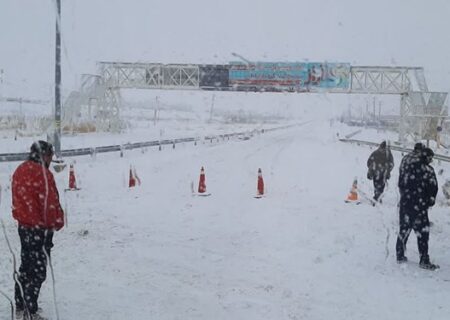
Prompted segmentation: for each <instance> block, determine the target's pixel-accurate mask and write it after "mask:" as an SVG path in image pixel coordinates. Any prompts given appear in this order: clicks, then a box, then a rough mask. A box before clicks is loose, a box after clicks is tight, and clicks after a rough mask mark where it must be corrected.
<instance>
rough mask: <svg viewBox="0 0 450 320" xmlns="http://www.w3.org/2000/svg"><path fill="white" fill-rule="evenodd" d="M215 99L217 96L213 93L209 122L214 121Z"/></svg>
mask: <svg viewBox="0 0 450 320" xmlns="http://www.w3.org/2000/svg"><path fill="white" fill-rule="evenodd" d="M215 98H216V95H215V94H214V93H213V95H212V98H211V109H210V110H209V122H211V121H212V117H213V110H214V99H215Z"/></svg>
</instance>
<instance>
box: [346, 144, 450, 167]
mask: <svg viewBox="0 0 450 320" xmlns="http://www.w3.org/2000/svg"><path fill="white" fill-rule="evenodd" d="M339 141H341V142H349V143H356V144H358V145H368V146H374V147H378V146H379V145H380V144H379V143H377V142H370V141H364V140H356V139H339ZM389 147H390V148H391V150H394V151H399V152H411V151H413V149H410V148H405V147H402V146H398V145H390V146H389ZM434 159H436V160H442V161H446V162H450V157H449V156H445V155H442V154H437V153H435V154H434Z"/></svg>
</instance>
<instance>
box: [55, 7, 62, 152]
mask: <svg viewBox="0 0 450 320" xmlns="http://www.w3.org/2000/svg"><path fill="white" fill-rule="evenodd" d="M55 2H56V41H55V134H54V144H55V153H56V157H57V158H61V0H56V1H55Z"/></svg>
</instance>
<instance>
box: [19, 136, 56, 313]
mask: <svg viewBox="0 0 450 320" xmlns="http://www.w3.org/2000/svg"><path fill="white" fill-rule="evenodd" d="M52 157H53V146H52V145H51V144H50V143H48V142H45V141H37V142H34V143H33V144H32V146H31V149H30V154H29V157H28V160H26V161H24V162H23V163H22V164H20V165H19V166H18V167H17V169H16V170H15V171H14V174H13V176H12V215H13V217H14V219H16V220H17V222H18V232H19V237H20V244H21V251H20V258H21V264H20V268H19V273H18V276H17V277H16V275H15V276H14V278H15V302H16V317H17V318H22V317H24V319H27V320H28V319H31V320H34V319H43V318H42V317H41V316H40V315H39V314H38V313H37V311H38V297H39V291H40V289H41V285H42V283H43V282H44V281H45V278H46V272H47V270H46V269H47V263H48V259H49V258H50V250H51V248H52V247H53V233H54V231H57V230H60V229H61V228H62V227H63V226H64V212H63V210H62V208H61V205H60V202H59V194H58V189H57V187H56V183H55V180H54V178H53V174H52V173H51V172H50V170H49V166H50V162H51V161H52Z"/></svg>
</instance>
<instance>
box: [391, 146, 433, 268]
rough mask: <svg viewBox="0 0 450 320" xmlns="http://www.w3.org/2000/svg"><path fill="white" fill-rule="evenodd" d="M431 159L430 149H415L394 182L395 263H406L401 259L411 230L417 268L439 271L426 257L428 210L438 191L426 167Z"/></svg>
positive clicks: (404, 258)
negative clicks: (396, 195)
mask: <svg viewBox="0 0 450 320" xmlns="http://www.w3.org/2000/svg"><path fill="white" fill-rule="evenodd" d="M433 156H434V152H433V150H431V149H430V148H423V149H422V150H421V151H419V150H416V152H414V151H413V152H412V153H410V154H409V155H406V156H405V157H404V158H403V161H402V165H401V167H400V176H399V179H398V187H399V190H400V204H399V217H400V222H399V225H400V230H399V233H398V237H397V244H396V252H397V262H398V263H402V262H406V261H408V259H407V258H406V256H405V251H406V242H407V241H408V236H409V234H410V232H411V230H414V232H415V233H416V235H417V245H418V248H419V254H420V264H419V266H420V267H421V268H423V269H428V270H435V269H437V268H439V266H438V265H435V264H433V263H431V262H430V257H429V256H428V240H429V237H430V221H429V219H428V209H429V208H430V207H432V206H433V205H434V203H435V201H436V195H437V192H438V183H437V179H436V174H435V172H434V169H433V167H432V166H431V165H430V163H431V161H432V160H433Z"/></svg>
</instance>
